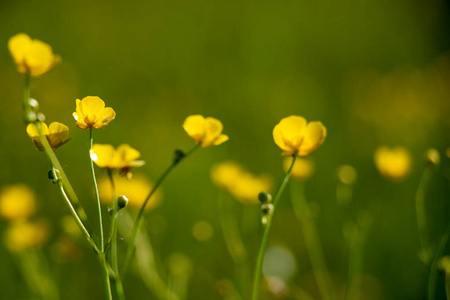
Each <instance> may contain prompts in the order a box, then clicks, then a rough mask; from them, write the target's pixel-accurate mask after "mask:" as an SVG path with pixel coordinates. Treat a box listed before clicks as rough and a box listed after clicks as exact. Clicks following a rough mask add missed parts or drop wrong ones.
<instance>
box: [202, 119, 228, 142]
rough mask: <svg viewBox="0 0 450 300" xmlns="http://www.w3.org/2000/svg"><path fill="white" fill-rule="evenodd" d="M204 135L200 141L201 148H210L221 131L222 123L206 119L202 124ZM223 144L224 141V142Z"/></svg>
mask: <svg viewBox="0 0 450 300" xmlns="http://www.w3.org/2000/svg"><path fill="white" fill-rule="evenodd" d="M204 128H205V135H204V137H203V139H202V147H203V148H208V147H211V146H212V145H213V144H214V142H215V140H216V139H217V138H218V137H219V136H220V134H221V133H222V130H223V125H222V122H220V121H219V120H217V119H215V118H211V117H208V118H206V119H205V122H204ZM224 142H225V141H224Z"/></svg>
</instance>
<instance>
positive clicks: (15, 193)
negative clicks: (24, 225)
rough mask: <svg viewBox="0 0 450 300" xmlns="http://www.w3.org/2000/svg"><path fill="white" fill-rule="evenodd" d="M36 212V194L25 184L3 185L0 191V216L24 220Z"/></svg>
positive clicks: (9, 219)
mask: <svg viewBox="0 0 450 300" xmlns="http://www.w3.org/2000/svg"><path fill="white" fill-rule="evenodd" d="M35 212H36V195H35V194H34V192H33V191H32V190H31V189H30V188H29V187H28V186H27V185H25V184H21V183H18V184H14V185H7V186H5V187H4V188H3V189H2V191H1V193H0V217H2V218H4V219H6V220H8V221H18V220H24V219H27V218H28V217H30V216H31V215H33V214H34V213H35Z"/></svg>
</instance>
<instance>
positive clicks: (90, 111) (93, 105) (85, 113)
mask: <svg viewBox="0 0 450 300" xmlns="http://www.w3.org/2000/svg"><path fill="white" fill-rule="evenodd" d="M76 103H77V108H76V110H77V111H76V112H74V113H73V117H74V118H75V120H76V121H77V123H76V125H77V126H78V128H81V129H86V128H89V127H94V128H96V129H100V128H103V127H105V126H106V125H108V124H109V122H111V121H112V120H114V118H115V117H116V112H115V111H114V109H112V108H111V107H105V102H104V101H103V100H102V99H100V98H99V97H97V96H87V97H84V98H83V100H80V99H77V101H76Z"/></svg>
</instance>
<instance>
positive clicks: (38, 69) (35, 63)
mask: <svg viewBox="0 0 450 300" xmlns="http://www.w3.org/2000/svg"><path fill="white" fill-rule="evenodd" d="M54 60H55V56H54V54H53V51H52V48H51V47H50V46H49V45H48V44H46V43H43V42H41V41H39V40H33V41H32V43H31V45H30V47H29V49H28V53H27V55H26V57H25V63H26V64H27V66H28V69H29V72H30V75H31V76H39V75H42V74H44V73H47V72H48V71H50V70H51V69H52V68H53V67H54V65H55V64H54Z"/></svg>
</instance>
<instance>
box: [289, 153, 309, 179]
mask: <svg viewBox="0 0 450 300" xmlns="http://www.w3.org/2000/svg"><path fill="white" fill-rule="evenodd" d="M292 159H293V158H292V157H286V158H285V160H284V161H283V170H284V172H285V173H287V171H288V170H289V167H290V166H291V164H292ZM313 173H314V162H313V161H311V160H309V159H303V158H297V159H296V160H295V164H294V167H293V168H292V171H291V177H292V178H294V179H298V180H305V179H308V178H309V177H311V175H312V174H313Z"/></svg>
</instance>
